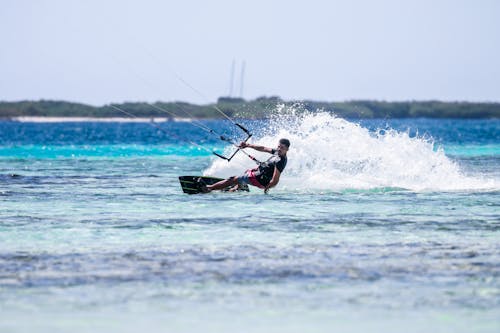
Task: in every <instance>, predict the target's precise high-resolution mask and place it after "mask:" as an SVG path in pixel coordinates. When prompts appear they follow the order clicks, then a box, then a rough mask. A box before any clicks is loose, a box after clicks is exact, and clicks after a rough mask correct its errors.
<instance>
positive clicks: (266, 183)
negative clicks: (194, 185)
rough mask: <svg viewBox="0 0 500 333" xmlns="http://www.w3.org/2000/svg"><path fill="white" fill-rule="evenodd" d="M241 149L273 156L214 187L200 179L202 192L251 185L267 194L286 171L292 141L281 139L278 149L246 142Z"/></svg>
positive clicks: (241, 145) (241, 144)
mask: <svg viewBox="0 0 500 333" xmlns="http://www.w3.org/2000/svg"><path fill="white" fill-rule="evenodd" d="M239 148H240V149H244V148H252V149H255V150H257V151H262V152H265V153H269V154H272V155H273V156H271V157H270V158H269V159H268V160H267V161H265V162H262V163H261V164H260V165H259V166H258V167H257V168H255V169H250V170H247V171H245V173H244V174H243V175H242V176H240V177H236V176H233V177H230V178H228V179H225V180H221V181H220V182H217V183H215V184H213V185H205V184H203V182H202V180H201V179H199V180H198V181H199V182H200V188H201V190H202V192H204V193H208V192H211V191H215V190H221V189H224V188H227V187H230V186H239V185H245V184H249V185H253V186H257V187H258V188H261V189H263V190H264V193H267V192H268V191H269V189H270V188H272V187H274V186H276V185H277V184H278V182H279V181H280V176H281V173H282V172H283V170H284V169H285V166H286V162H287V157H286V153H287V152H288V148H290V141H289V140H288V139H281V140H280V141H279V144H278V147H277V149H273V148H268V147H264V146H258V145H254V144H250V143H246V142H242V143H240V145H239Z"/></svg>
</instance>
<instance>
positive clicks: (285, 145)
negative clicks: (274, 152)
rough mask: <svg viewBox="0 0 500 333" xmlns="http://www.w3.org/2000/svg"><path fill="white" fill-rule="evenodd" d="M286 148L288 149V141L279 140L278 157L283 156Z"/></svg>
mask: <svg viewBox="0 0 500 333" xmlns="http://www.w3.org/2000/svg"><path fill="white" fill-rule="evenodd" d="M288 148H290V140H288V139H280V141H279V144H278V155H280V156H285V155H286V152H287V151H288Z"/></svg>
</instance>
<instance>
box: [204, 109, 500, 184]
mask: <svg viewBox="0 0 500 333" xmlns="http://www.w3.org/2000/svg"><path fill="white" fill-rule="evenodd" d="M298 111H299V110H298V109H297V108H296V107H295V108H294V107H285V106H280V108H279V109H278V110H277V112H276V114H277V115H276V116H274V117H273V118H272V120H271V121H270V123H269V126H268V127H267V128H265V129H263V130H262V132H261V133H260V135H259V138H258V139H257V140H255V141H253V142H254V143H256V144H259V145H264V146H269V147H275V146H276V145H277V143H278V140H279V139H280V138H282V137H285V138H288V139H290V141H291V147H290V151H289V153H288V165H287V167H286V170H285V172H284V173H283V176H282V178H281V180H280V186H279V187H280V188H281V189H286V190H297V191H304V190H305V191H315V190H332V191H340V190H345V189H360V190H366V189H377V188H398V189H405V190H411V191H462V190H498V189H499V188H500V186H499V183H500V182H499V181H498V180H492V179H490V180H485V179H479V178H474V177H468V176H466V175H464V174H463V172H462V171H461V170H460V167H459V165H458V164H457V163H456V162H455V161H452V160H451V159H450V158H448V157H447V156H446V155H445V153H444V150H443V149H442V148H441V147H436V146H435V143H434V142H433V140H432V139H431V138H423V137H410V135H409V133H408V132H398V131H396V130H393V129H389V130H380V131H376V132H370V131H369V130H368V129H366V128H364V127H362V126H360V125H359V124H356V123H354V122H350V121H347V120H345V119H341V118H337V117H335V116H334V115H332V114H330V113H327V112H321V111H318V112H315V113H310V112H298ZM229 150H233V148H230V149H228V151H229ZM248 152H249V153H250V152H252V153H254V152H255V151H253V150H250V149H249V150H248ZM254 156H255V157H257V158H260V159H261V160H263V159H265V158H266V156H269V155H268V154H264V153H258V152H255V154H254ZM254 166H255V164H254V163H253V162H252V161H251V160H250V159H248V157H246V156H245V155H244V154H241V153H240V154H237V155H236V156H235V158H234V159H233V161H231V163H227V162H226V161H223V160H215V161H214V162H213V163H212V165H211V166H210V167H209V168H208V169H207V170H206V171H205V174H206V175H217V176H222V177H228V176H231V175H239V174H241V173H242V172H243V170H245V169H247V168H251V167H254Z"/></svg>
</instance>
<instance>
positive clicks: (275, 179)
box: [264, 168, 281, 193]
mask: <svg viewBox="0 0 500 333" xmlns="http://www.w3.org/2000/svg"><path fill="white" fill-rule="evenodd" d="M280 176H281V172H280V171H279V170H278V168H274V173H273V178H271V181H270V182H269V184H268V185H267V186H266V188H265V189H264V193H267V192H268V191H269V189H270V188H272V187H275V186H276V185H277V184H278V183H279V181H280Z"/></svg>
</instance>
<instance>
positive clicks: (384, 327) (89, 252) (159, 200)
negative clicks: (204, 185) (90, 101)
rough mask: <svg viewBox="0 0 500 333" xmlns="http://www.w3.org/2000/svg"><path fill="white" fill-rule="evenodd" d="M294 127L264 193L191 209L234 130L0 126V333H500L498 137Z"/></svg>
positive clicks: (292, 117) (419, 125)
mask: <svg viewBox="0 0 500 333" xmlns="http://www.w3.org/2000/svg"><path fill="white" fill-rule="evenodd" d="M285 111H286V112H284V111H282V112H278V115H279V116H276V117H273V118H272V119H270V120H261V121H245V120H242V121H241V122H242V124H244V125H245V126H247V127H248V128H249V129H250V130H251V131H252V133H253V134H254V136H253V137H252V138H251V142H253V143H257V144H261V145H266V146H271V147H274V146H276V145H277V141H278V140H279V138H281V137H286V138H288V139H290V141H291V147H290V150H289V153H288V165H287V167H286V169H285V171H284V172H283V174H282V176H281V179H280V183H279V184H278V186H277V187H276V188H273V189H272V190H271V191H270V192H269V194H268V195H264V194H263V192H262V190H259V189H257V188H252V189H251V192H250V193H246V192H244V193H210V194H204V195H193V196H190V195H187V194H184V193H182V191H181V188H180V186H179V182H178V179H177V177H178V176H180V175H201V174H205V175H213V176H220V177H226V176H231V175H238V174H241V173H242V172H243V171H244V170H245V169H247V168H251V167H254V166H255V164H254V163H253V162H252V161H251V160H250V159H249V158H248V157H247V156H245V155H244V154H242V153H241V152H240V153H238V154H236V156H235V157H234V159H233V160H232V161H231V162H229V163H228V162H227V161H225V160H222V159H218V158H217V157H216V156H215V155H213V154H211V151H212V150H215V151H217V152H219V153H221V154H227V155H229V154H231V153H232V152H234V149H235V148H234V147H233V146H231V145H228V144H226V143H224V142H220V141H219V140H218V139H217V137H214V136H211V135H210V134H209V133H207V132H205V131H203V130H202V129H201V128H200V126H193V125H200V124H201V125H203V126H208V127H210V128H212V129H214V130H215V131H217V132H218V133H223V134H224V135H227V136H229V137H231V138H233V139H234V140H240V139H243V138H244V137H245V136H244V134H243V133H241V131H239V130H238V128H237V127H235V126H234V125H232V124H231V123H230V122H228V121H215V120H213V121H201V122H200V123H198V122H197V121H194V123H193V122H174V121H172V122H164V123H158V125H159V126H161V127H162V128H163V129H164V131H159V130H158V129H156V128H154V127H153V126H150V125H149V124H147V123H127V122H116V123H100V122H65V123H57V122H56V123H40V122H38V123H30V122H7V121H4V122H0V331H1V332H139V331H148V332H335V331H337V332H402V331H404V332H498V331H499V330H500V280H499V279H500V237H499V236H500V233H499V230H500V208H499V207H500V199H499V194H500V121H499V120H446V119H445V120H431V119H379V120H361V121H353V120H344V119H340V118H337V117H335V116H333V115H331V114H327V113H322V112H319V111H318V112H315V113H300V114H299V113H296V112H293V111H294V110H285ZM203 126H202V127H203ZM247 151H248V152H249V153H255V156H256V157H257V158H259V159H265V158H266V156H265V155H266V154H263V153H258V152H254V151H252V150H250V149H247Z"/></svg>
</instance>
